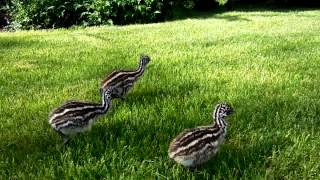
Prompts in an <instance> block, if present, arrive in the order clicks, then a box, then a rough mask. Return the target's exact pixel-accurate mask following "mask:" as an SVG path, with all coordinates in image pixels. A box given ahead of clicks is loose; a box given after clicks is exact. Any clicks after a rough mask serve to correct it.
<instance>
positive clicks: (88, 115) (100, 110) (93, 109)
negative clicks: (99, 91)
mask: <svg viewBox="0 0 320 180" xmlns="http://www.w3.org/2000/svg"><path fill="white" fill-rule="evenodd" d="M111 91H112V90H111V89H108V90H106V91H104V93H103V97H102V103H101V104H98V103H90V102H80V101H67V102H66V103H64V104H63V105H61V106H60V107H58V108H56V109H54V110H53V111H52V112H51V113H50V115H49V124H50V125H51V127H52V128H53V129H54V130H55V131H56V132H57V133H59V134H60V135H61V137H62V138H63V139H64V143H67V142H68V141H69V139H70V137H72V136H74V135H76V134H78V133H83V132H85V131H87V130H90V129H91V127H92V125H93V123H94V121H95V118H96V117H97V116H99V115H102V114H105V113H107V111H108V110H109V109H110V106H111Z"/></svg>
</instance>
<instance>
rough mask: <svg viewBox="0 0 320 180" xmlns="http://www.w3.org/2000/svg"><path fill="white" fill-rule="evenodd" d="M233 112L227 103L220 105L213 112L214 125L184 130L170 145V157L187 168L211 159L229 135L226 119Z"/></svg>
mask: <svg viewBox="0 0 320 180" xmlns="http://www.w3.org/2000/svg"><path fill="white" fill-rule="evenodd" d="M232 111H233V110H232V108H231V106H230V105H228V104H227V103H221V104H218V105H217V106H216V107H215V110H214V112H213V117H214V119H215V122H214V124H213V125H211V126H203V127H197V128H193V129H187V130H184V131H183V132H182V133H180V134H179V135H178V136H177V137H176V138H175V139H174V140H173V141H172V142H171V143H170V145H169V150H168V153H169V157H170V158H171V159H173V160H175V161H176V162H178V163H180V164H182V165H184V166H187V167H194V166H197V165H200V164H202V163H204V162H206V161H208V160H209V159H211V158H212V156H214V155H215V154H216V153H217V151H218V150H219V146H220V145H221V144H222V143H223V142H224V139H225V136H226V134H227V123H226V122H225V120H224V118H225V117H226V116H227V115H229V114H231V113H232Z"/></svg>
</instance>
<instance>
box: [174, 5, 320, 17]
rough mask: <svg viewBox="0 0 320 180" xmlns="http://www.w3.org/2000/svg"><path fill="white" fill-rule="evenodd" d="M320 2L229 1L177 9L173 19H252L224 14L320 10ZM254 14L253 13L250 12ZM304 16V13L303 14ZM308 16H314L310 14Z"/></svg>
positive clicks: (265, 15) (268, 15)
mask: <svg viewBox="0 0 320 180" xmlns="http://www.w3.org/2000/svg"><path fill="white" fill-rule="evenodd" d="M319 8H320V3H318V4H314V5H283V4H268V3H248V4H246V3H239V4H232V3H229V4H227V5H225V6H218V7H215V8H212V9H211V10H206V11H199V10H188V9H175V10H174V14H173V19H172V20H169V21H175V20H184V19H208V18H212V19H223V20H226V21H251V20H250V19H248V18H246V17H242V16H240V15H229V14H224V13H227V12H233V11H236V12H257V13H258V12H275V13H286V12H296V11H307V10H308V11H312V10H319ZM250 15H252V13H251V14H250ZM256 15H257V16H264V17H273V16H277V15H276V14H261V13H259V14H256ZM302 16H304V15H302ZM307 16H308V17H313V16H309V15H307Z"/></svg>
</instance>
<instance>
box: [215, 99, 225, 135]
mask: <svg viewBox="0 0 320 180" xmlns="http://www.w3.org/2000/svg"><path fill="white" fill-rule="evenodd" d="M220 108H221V107H220V106H219V105H218V106H217V107H216V108H215V111H214V113H213V119H214V123H215V124H214V126H217V127H219V128H223V129H224V128H226V127H227V126H228V124H227V122H226V121H225V120H224V117H225V116H224V115H223V113H221V109H220Z"/></svg>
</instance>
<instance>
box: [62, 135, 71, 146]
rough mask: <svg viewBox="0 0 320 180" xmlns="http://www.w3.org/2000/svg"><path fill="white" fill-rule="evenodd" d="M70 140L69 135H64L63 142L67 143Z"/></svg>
mask: <svg viewBox="0 0 320 180" xmlns="http://www.w3.org/2000/svg"><path fill="white" fill-rule="evenodd" d="M69 142H70V138H69V137H66V136H65V137H63V144H64V145H67V144H68V143H69Z"/></svg>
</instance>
